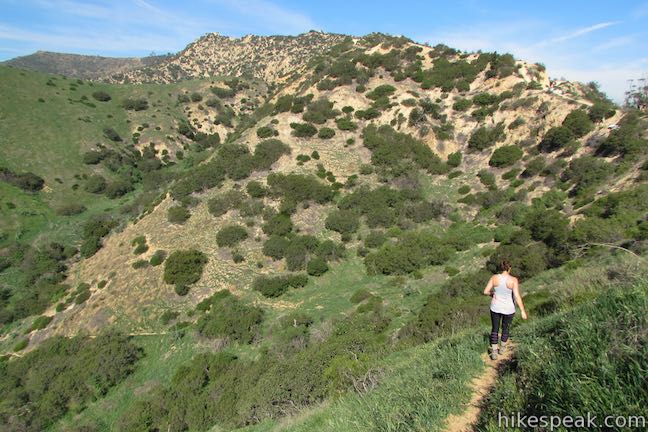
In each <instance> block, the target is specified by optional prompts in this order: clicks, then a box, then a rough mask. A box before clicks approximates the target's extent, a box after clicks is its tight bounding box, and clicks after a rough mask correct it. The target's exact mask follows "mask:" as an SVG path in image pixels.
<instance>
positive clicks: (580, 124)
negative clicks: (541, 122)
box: [562, 109, 594, 138]
mask: <svg viewBox="0 0 648 432" xmlns="http://www.w3.org/2000/svg"><path fill="white" fill-rule="evenodd" d="M562 125H563V127H566V128H567V129H569V130H570V131H571V133H572V135H574V137H576V138H580V137H582V136H583V135H585V134H587V133H589V132H591V131H592V130H593V129H594V125H593V124H592V120H590V118H589V116H588V115H587V113H586V112H585V111H583V110H582V109H576V110H574V111H572V112H570V113H569V114H567V117H565V120H563V122H562Z"/></svg>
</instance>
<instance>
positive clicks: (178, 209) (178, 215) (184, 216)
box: [167, 206, 191, 224]
mask: <svg viewBox="0 0 648 432" xmlns="http://www.w3.org/2000/svg"><path fill="white" fill-rule="evenodd" d="M190 217H191V212H190V211H189V210H188V209H187V208H185V207H183V206H173V207H169V210H168V211H167V219H168V220H169V222H171V223H173V224H183V223H185V222H186V221H187V220H188V219H189V218H190Z"/></svg>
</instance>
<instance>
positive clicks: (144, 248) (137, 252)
mask: <svg viewBox="0 0 648 432" xmlns="http://www.w3.org/2000/svg"><path fill="white" fill-rule="evenodd" d="M148 249H149V247H148V245H147V244H146V243H140V244H138V245H137V246H135V249H134V250H133V253H134V254H135V255H141V254H143V253H144V252H146V251H147V250H148Z"/></svg>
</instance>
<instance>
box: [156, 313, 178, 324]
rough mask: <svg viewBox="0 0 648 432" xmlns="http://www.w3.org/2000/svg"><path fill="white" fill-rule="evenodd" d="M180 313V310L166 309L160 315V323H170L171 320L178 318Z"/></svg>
mask: <svg viewBox="0 0 648 432" xmlns="http://www.w3.org/2000/svg"><path fill="white" fill-rule="evenodd" d="M179 315H180V314H179V313H178V312H175V311H170V310H166V311H164V312H163V313H162V315H160V323H162V325H168V324H169V323H170V322H171V321H173V320H174V319H176V318H178V316H179Z"/></svg>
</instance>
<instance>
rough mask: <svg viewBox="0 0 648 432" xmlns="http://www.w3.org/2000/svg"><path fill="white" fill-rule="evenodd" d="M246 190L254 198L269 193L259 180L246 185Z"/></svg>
mask: <svg viewBox="0 0 648 432" xmlns="http://www.w3.org/2000/svg"><path fill="white" fill-rule="evenodd" d="M245 190H246V191H247V193H248V195H250V196H251V197H252V198H263V197H264V196H266V194H267V192H268V191H267V189H266V188H265V187H263V185H262V184H261V183H259V182H258V181H255V180H252V181H250V182H248V184H247V185H246V186H245Z"/></svg>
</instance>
